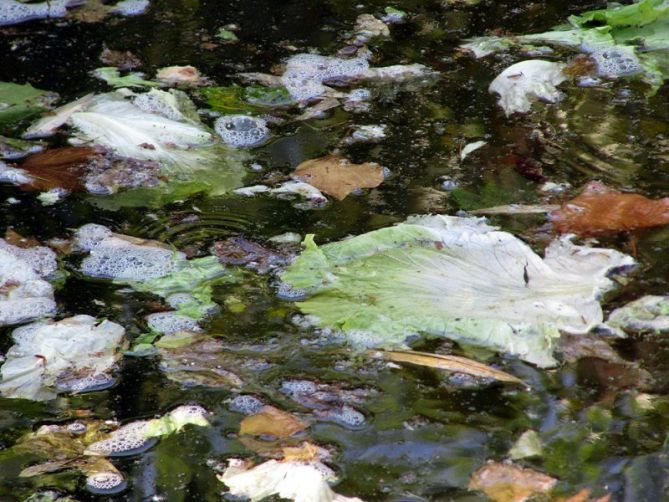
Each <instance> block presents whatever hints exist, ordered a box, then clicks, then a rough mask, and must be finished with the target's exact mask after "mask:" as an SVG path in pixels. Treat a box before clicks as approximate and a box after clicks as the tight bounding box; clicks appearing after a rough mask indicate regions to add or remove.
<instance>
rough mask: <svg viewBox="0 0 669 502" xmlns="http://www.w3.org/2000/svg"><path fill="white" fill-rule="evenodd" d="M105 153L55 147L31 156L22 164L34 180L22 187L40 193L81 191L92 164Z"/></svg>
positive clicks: (101, 150)
mask: <svg viewBox="0 0 669 502" xmlns="http://www.w3.org/2000/svg"><path fill="white" fill-rule="evenodd" d="M103 154H104V150H103V149H99V148H94V147H88V146H85V147H64V148H54V149H52V150H47V151H46V152H41V153H36V154H34V155H31V156H30V157H28V158H27V159H26V160H25V161H24V162H23V163H22V164H21V169H23V170H24V171H26V172H27V173H28V174H29V175H30V177H31V178H32V180H31V181H30V183H28V184H25V185H22V188H23V189H26V190H38V191H45V190H51V189H52V188H65V189H67V190H72V191H74V190H80V189H82V188H83V184H84V182H85V180H84V177H85V174H86V172H87V171H88V164H89V163H90V162H93V160H94V159H95V158H96V157H102V156H103Z"/></svg>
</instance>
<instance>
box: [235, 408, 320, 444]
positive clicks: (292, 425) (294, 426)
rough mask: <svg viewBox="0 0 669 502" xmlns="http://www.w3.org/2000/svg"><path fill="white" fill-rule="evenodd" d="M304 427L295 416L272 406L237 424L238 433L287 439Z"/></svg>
mask: <svg viewBox="0 0 669 502" xmlns="http://www.w3.org/2000/svg"><path fill="white" fill-rule="evenodd" d="M306 427H307V425H306V424H305V423H304V422H302V421H301V420H300V419H299V418H297V417H296V416H295V415H292V414H291V413H288V412H286V411H283V410H280V409H278V408H275V407H274V406H264V407H263V408H261V409H260V411H259V412H258V413H256V414H254V415H251V416H249V417H246V418H245V419H244V420H242V423H241V424H239V433H240V434H249V435H251V436H273V437H275V438H287V437H290V436H292V435H293V434H295V433H297V432H300V431H303V430H304V429H305V428H306Z"/></svg>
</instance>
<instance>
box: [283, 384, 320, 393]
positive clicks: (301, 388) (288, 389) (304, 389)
mask: <svg viewBox="0 0 669 502" xmlns="http://www.w3.org/2000/svg"><path fill="white" fill-rule="evenodd" d="M317 390H318V386H317V385H316V384H315V383H314V382H311V381H309V380H285V381H284V382H282V383H281V392H283V393H284V394H288V395H289V396H295V395H299V394H313V393H315V392H316V391H317Z"/></svg>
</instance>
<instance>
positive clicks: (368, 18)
mask: <svg viewBox="0 0 669 502" xmlns="http://www.w3.org/2000/svg"><path fill="white" fill-rule="evenodd" d="M353 30H354V35H353V41H352V43H353V44H354V45H357V46H361V45H365V44H368V43H369V42H371V41H372V40H374V39H377V38H388V37H390V30H389V29H388V25H387V24H386V23H385V22H383V21H382V20H380V19H377V18H375V17H374V16H373V15H371V14H360V15H359V16H358V18H357V19H356V20H355V28H354V29H353Z"/></svg>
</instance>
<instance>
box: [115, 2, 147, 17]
mask: <svg viewBox="0 0 669 502" xmlns="http://www.w3.org/2000/svg"><path fill="white" fill-rule="evenodd" d="M149 3H150V2H149V0H122V1H121V2H119V3H117V4H116V5H115V6H114V8H113V9H112V10H111V12H112V13H113V14H121V15H122V16H137V15H138V14H142V13H143V12H144V11H145V10H146V9H147V8H148V7H149Z"/></svg>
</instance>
